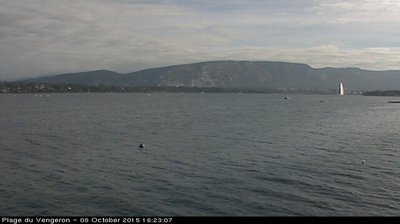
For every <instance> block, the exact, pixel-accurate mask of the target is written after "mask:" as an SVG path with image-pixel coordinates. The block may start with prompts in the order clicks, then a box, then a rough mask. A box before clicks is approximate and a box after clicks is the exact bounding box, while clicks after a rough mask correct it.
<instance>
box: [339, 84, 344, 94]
mask: <svg viewBox="0 0 400 224" xmlns="http://www.w3.org/2000/svg"><path fill="white" fill-rule="evenodd" d="M339 95H340V96H344V87H343V82H340V84H339Z"/></svg>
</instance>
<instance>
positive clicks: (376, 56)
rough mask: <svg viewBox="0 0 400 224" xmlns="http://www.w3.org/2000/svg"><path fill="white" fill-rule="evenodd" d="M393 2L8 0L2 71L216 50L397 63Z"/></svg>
mask: <svg viewBox="0 0 400 224" xmlns="http://www.w3.org/2000/svg"><path fill="white" fill-rule="evenodd" d="M399 9H400V6H399V3H397V2H396V1H388V0H386V1H379V2H378V1H373V0H365V1H361V0H353V1H336V0H326V1H314V0H298V1H288V0H270V1H265V0H254V1H245V0H234V1H228V0H221V1H207V0H202V1H197V0H190V1H187V0H164V1H161V0H146V1H143V0H114V1H112V0H85V1H81V0H60V1H53V0H24V1H22V0H4V1H2V7H1V8H0V79H2V77H21V76H38V75H47V74H58V73H64V72H79V71H87V70H94V69H110V70H114V71H117V72H122V73H125V72H132V71H136V70H140V69H145V68H151V67H158V66H164V65H171V64H180V63H191V62H197V61H208V60H215V59H218V60H228V59H237V60H275V61H277V60H281V61H292V62H304V63H309V64H311V65H313V66H321V67H323V66H336V67H345V66H351V67H354V66H360V67H363V68H369V69H394V68H397V69H398V68H399V67H398V65H397V64H398V63H397V62H398V57H397V55H396V54H397V53H399V50H398V48H397V46H400V39H398V38H397V37H398V36H399V31H398V29H396V27H398V26H399V25H400V24H399V23H400V16H399V15H398V13H397V12H398V11H399ZM396 66H397V67H396Z"/></svg>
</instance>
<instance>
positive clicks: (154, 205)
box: [0, 93, 400, 216]
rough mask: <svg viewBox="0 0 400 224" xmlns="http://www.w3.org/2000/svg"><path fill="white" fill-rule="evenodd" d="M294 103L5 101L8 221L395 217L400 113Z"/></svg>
mask: <svg viewBox="0 0 400 224" xmlns="http://www.w3.org/2000/svg"><path fill="white" fill-rule="evenodd" d="M289 97H290V99H289V100H285V99H284V95H278V94H208V93H205V94H200V93H194V94H189V93H185V94H179V93H152V94H151V95H147V94H144V93H132V94H110V93H103V94H51V95H50V96H49V97H47V96H45V95H43V97H41V98H39V97H34V95H33V94H20V95H16V97H14V96H13V95H11V94H2V95H0V103H1V107H0V127H1V128H0V158H1V163H0V168H1V170H2V172H1V173H0V179H1V182H0V198H1V199H2V200H0V215H3V216H4V215H26V216H34V215H78V216H79V215H89V216H90V215H165V216H186V215H196V216H197V215H199V216H226V215H229V216H303V215H307V216H308V215H312V216H343V215H345V216H347V215H349V216H370V215H371V216H376V215H379V216H380V215H382V216H397V215H399V214H400V212H399V211H400V196H399V194H398V189H399V187H400V178H399V176H398V174H399V173H400V166H399V165H400V163H399V159H398V158H399V156H400V149H399V145H400V138H399V132H400V120H399V119H398V118H399V117H400V105H398V104H388V103H387V101H388V100H393V98H385V97H366V96H344V97H339V96H327V95H290V96H289ZM321 101H323V102H321ZM141 143H144V144H145V148H144V149H142V150H140V149H139V148H138V145H139V144H141ZM362 160H365V162H366V163H365V164H362Z"/></svg>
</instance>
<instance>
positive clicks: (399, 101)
mask: <svg viewBox="0 0 400 224" xmlns="http://www.w3.org/2000/svg"><path fill="white" fill-rule="evenodd" d="M388 103H400V101H388Z"/></svg>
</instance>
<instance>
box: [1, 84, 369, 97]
mask: <svg viewBox="0 0 400 224" xmlns="http://www.w3.org/2000/svg"><path fill="white" fill-rule="evenodd" d="M88 92H89V93H108V92H114V93H151V92H176V93H238V94H241V93H281V94H321V95H335V94H337V90H329V89H294V88H288V89H284V88H281V89H268V88H214V87H187V86H148V87H127V86H105V85H98V86H85V85H75V84H49V83H26V82H0V93H11V94H20V93H37V94H41V93H88ZM346 94H348V95H361V94H362V93H361V92H360V91H353V92H348V93H346Z"/></svg>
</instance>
